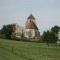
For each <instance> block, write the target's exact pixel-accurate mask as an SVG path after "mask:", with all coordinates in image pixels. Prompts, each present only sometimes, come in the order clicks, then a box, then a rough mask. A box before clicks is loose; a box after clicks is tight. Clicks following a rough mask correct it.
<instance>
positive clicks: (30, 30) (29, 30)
mask: <svg viewBox="0 0 60 60" xmlns="http://www.w3.org/2000/svg"><path fill="white" fill-rule="evenodd" d="M39 36H40V32H39V29H38V27H37V24H36V19H35V17H34V16H33V15H32V14H31V15H30V16H29V17H28V18H27V21H26V24H25V30H24V37H26V38H38V37H39Z"/></svg>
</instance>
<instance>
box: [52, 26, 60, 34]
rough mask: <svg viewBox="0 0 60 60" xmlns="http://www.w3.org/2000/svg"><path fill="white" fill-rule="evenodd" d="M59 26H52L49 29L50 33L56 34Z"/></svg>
mask: <svg viewBox="0 0 60 60" xmlns="http://www.w3.org/2000/svg"><path fill="white" fill-rule="evenodd" d="M59 28H60V27H59V26H54V27H52V28H51V31H52V32H54V33H55V34H58V31H59Z"/></svg>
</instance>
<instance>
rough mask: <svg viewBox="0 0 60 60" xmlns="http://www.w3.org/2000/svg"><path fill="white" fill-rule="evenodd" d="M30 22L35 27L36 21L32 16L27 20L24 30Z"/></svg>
mask: <svg viewBox="0 0 60 60" xmlns="http://www.w3.org/2000/svg"><path fill="white" fill-rule="evenodd" d="M30 21H33V22H34V23H35V25H36V20H35V18H34V16H33V15H32V14H31V15H30V16H29V17H28V18H27V21H26V25H25V28H26V27H27V26H28V24H29V22H30Z"/></svg>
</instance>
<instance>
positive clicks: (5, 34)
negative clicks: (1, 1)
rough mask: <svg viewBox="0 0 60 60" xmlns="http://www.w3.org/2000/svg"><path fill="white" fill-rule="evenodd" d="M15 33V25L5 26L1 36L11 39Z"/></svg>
mask: <svg viewBox="0 0 60 60" xmlns="http://www.w3.org/2000/svg"><path fill="white" fill-rule="evenodd" d="M14 31H15V25H14V24H8V25H4V26H3V27H2V29H1V35H2V37H3V38H8V39H10V38H11V35H12V32H14Z"/></svg>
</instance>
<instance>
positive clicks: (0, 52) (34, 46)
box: [0, 39, 60, 60]
mask: <svg viewBox="0 0 60 60" xmlns="http://www.w3.org/2000/svg"><path fill="white" fill-rule="evenodd" d="M0 60H60V44H49V46H47V45H46V44H44V43H37V42H35V43H34V42H22V41H12V40H6V39H0Z"/></svg>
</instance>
